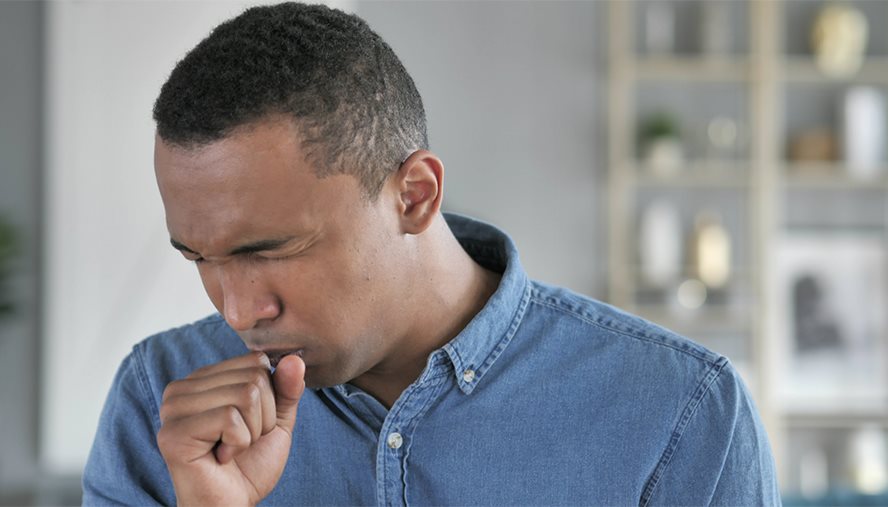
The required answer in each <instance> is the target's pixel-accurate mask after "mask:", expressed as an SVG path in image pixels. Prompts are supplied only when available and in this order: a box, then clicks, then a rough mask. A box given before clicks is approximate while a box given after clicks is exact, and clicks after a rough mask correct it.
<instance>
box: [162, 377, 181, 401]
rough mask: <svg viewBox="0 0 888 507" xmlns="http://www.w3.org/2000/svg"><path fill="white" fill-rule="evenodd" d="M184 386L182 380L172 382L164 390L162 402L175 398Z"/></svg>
mask: <svg viewBox="0 0 888 507" xmlns="http://www.w3.org/2000/svg"><path fill="white" fill-rule="evenodd" d="M181 385H182V381H181V380H177V381H174V382H170V383H169V384H167V386H166V387H165V388H164V390H163V396H162V398H161V400H162V401H167V400H168V399H170V398H171V397H173V396H175V395H176V394H178V393H179V390H180V386H181Z"/></svg>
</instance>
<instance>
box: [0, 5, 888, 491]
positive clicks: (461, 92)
mask: <svg viewBox="0 0 888 507" xmlns="http://www.w3.org/2000/svg"><path fill="white" fill-rule="evenodd" d="M247 5H248V4H247V3H245V2H212V1H201V2H196V1H195V2H185V1H178V2H168V1H164V2H161V1H157V2H137V1H119V2H112V1H90V0H77V1H73V0H72V1H55V2H36V1H33V2H30V1H18V2H16V1H12V2H9V1H4V2H0V449H2V451H0V505H27V504H35V505H47V504H77V503H79V501H80V486H79V474H80V470H81V469H82V467H83V463H84V461H85V458H86V455H87V453H88V450H89V447H90V445H91V442H92V437H93V433H94V431H95V427H96V424H97V420H98V415H99V412H100V410H101V406H102V404H103V401H104V398H105V395H106V393H107V391H108V389H109V387H110V382H111V379H112V376H113V374H114V372H115V370H116V368H117V365H118V364H119V362H120V361H121V360H122V358H123V357H124V356H125V355H126V354H127V352H128V351H129V350H130V348H131V347H132V345H133V344H134V343H136V342H137V341H140V340H142V339H144V338H145V337H147V336H149V335H151V334H153V333H156V332H158V331H162V330H164V329H167V328H170V327H174V326H177V325H180V324H182V323H185V322H189V321H192V320H195V319H197V318H199V317H201V316H203V315H205V314H207V313H209V312H211V311H212V307H211V306H210V304H209V302H208V301H207V300H206V296H205V294H204V293H203V290H202V287H201V285H200V282H199V279H198V277H197V275H196V272H194V270H193V267H192V266H191V265H190V264H189V263H188V262H185V261H183V260H182V259H181V257H180V256H179V255H178V254H177V253H175V252H174V251H173V250H172V249H171V248H169V246H168V238H167V234H166V230H165V226H164V221H163V210H162V207H161V203H160V199H159V195H158V193H157V190H156V186H155V183H154V177H153V169H152V147H153V124H152V121H151V118H150V116H151V106H152V103H153V100H154V98H155V97H156V94H157V93H158V91H159V88H160V85H161V84H162V83H163V81H164V80H165V78H166V76H167V75H168V73H169V72H170V70H171V69H172V67H173V65H174V64H175V62H176V61H177V60H178V59H180V58H181V57H182V56H183V55H184V53H185V52H186V51H187V50H188V49H189V48H191V47H192V46H193V45H195V44H196V43H197V42H198V41H199V40H200V39H202V38H203V37H204V36H205V35H206V34H207V33H208V32H209V31H210V29H211V28H212V27H213V26H215V25H216V24H218V23H219V22H221V21H222V20H224V19H227V18H229V17H231V16H233V15H236V14H237V13H239V12H240V11H241V10H242V9H243V8H244V7H245V6H247ZM334 5H336V6H339V7H341V8H343V9H345V10H348V11H351V12H355V13H357V14H359V15H360V16H362V17H364V18H365V19H366V20H367V21H368V22H369V23H370V25H371V26H372V27H374V29H376V30H377V31H378V32H379V33H380V34H381V35H382V36H383V38H385V39H386V40H387V41H388V42H389V44H390V45H391V46H392V47H393V48H394V49H395V51H396V52H397V53H398V54H399V55H400V57H401V58H402V60H403V61H404V63H405V65H406V67H407V69H408V70H409V71H410V73H411V74H412V75H413V77H414V79H415V81H416V83H417V86H418V88H419V90H420V92H421V94H422V96H423V98H424V100H425V104H426V109H427V113H428V120H429V130H430V138H431V143H432V149H433V150H434V151H435V152H436V153H437V154H438V155H439V156H441V157H442V159H443V160H444V162H445V169H446V178H445V182H446V184H445V196H446V199H445V207H446V208H447V209H448V210H451V211H457V212H462V213H468V214H471V215H475V216H477V217H479V218H482V219H485V220H488V221H491V222H493V223H495V224H497V225H499V226H501V227H502V228H504V229H505V230H506V231H508V232H509V233H510V234H511V235H512V236H513V238H514V239H515V241H516V242H517V244H518V247H519V250H520V252H521V255H522V260H523V262H524V264H525V266H526V268H527V269H528V271H529V272H530V274H531V276H533V277H535V278H537V279H541V280H544V281H546V282H550V283H555V284H560V285H565V286H568V287H570V288H572V289H574V290H576V291H579V292H582V293H584V294H587V295H590V296H592V297H595V298H598V299H601V300H604V301H608V302H611V303H613V304H616V305H618V306H620V307H623V308H625V309H627V310H629V311H632V312H636V313H639V314H641V315H642V316H644V317H646V318H648V319H651V320H653V321H655V322H657V323H660V324H662V325H664V326H666V327H669V328H672V329H674V330H676V331H678V332H680V333H682V334H685V335H687V336H689V337H691V338H692V339H694V340H696V341H698V342H700V343H702V344H704V345H706V346H708V347H709V348H711V349H713V350H715V351H717V352H719V353H722V354H724V355H726V356H728V357H729V358H730V359H731V360H732V362H733V363H734V364H735V365H736V366H737V367H738V369H739V370H740V371H741V372H742V374H743V376H744V378H745V380H746V382H747V383H748V385H749V386H750V388H751V390H752V392H753V393H754V396H755V399H756V403H757V405H758V407H759V409H760V411H761V414H762V417H763V419H764V421H765V424H766V426H767V428H768V431H769V435H770V438H771V442H772V445H773V447H774V451H775V456H776V459H777V465H778V469H779V477H780V483H781V489H782V491H783V494H784V501H785V503H786V504H787V505H888V493H886V492H888V332H886V327H888V326H886V313H888V296H886V291H888V289H886V285H888V275H886V267H888V257H886V256H888V253H886V247H888V240H886V226H888V204H886V200H888V159H886V153H885V151H886V148H885V146H886V141H888V121H886V115H888V105H886V94H888V31H886V30H885V29H884V27H885V26H886V23H888V0H868V1H866V0H859V1H851V0H839V1H832V2H823V1H820V0H695V1H692V0H675V1H673V0H615V1H604V0H602V1H585V2H583V1H576V2H554V1H552V2H549V1H547V2H542V1H539V2H472V1H462V2H446V1H435V2H430V1H428V2H427V1H415V2H403V1H399V2H386V1H372V2H370V1H366V2H365V1H343V2H336V3H334Z"/></svg>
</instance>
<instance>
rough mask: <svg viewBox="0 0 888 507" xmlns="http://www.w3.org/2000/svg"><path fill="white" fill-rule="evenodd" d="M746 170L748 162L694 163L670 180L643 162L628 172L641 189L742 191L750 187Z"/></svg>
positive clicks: (708, 161) (707, 161) (717, 161)
mask: <svg viewBox="0 0 888 507" xmlns="http://www.w3.org/2000/svg"><path fill="white" fill-rule="evenodd" d="M749 166H750V162H749V161H721V160H696V161H689V162H688V163H687V165H686V166H685V168H684V169H683V170H681V171H680V172H678V173H676V174H675V175H669V176H663V175H659V174H656V173H654V172H652V171H651V170H650V169H648V168H647V166H646V165H645V164H644V163H643V162H638V163H636V164H635V165H632V166H630V168H629V170H630V171H632V174H634V175H635V182H636V183H637V184H638V185H639V186H641V187H670V188H697V187H699V188H735V189H745V188H747V187H749V185H750V176H749Z"/></svg>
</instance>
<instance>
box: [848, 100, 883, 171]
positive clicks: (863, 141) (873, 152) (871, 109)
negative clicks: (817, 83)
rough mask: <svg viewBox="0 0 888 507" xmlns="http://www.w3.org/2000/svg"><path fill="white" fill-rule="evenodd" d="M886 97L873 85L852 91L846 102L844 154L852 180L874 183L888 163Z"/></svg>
mask: <svg viewBox="0 0 888 507" xmlns="http://www.w3.org/2000/svg"><path fill="white" fill-rule="evenodd" d="M886 141H888V129H886V125H885V97H884V96H883V95H882V93H881V92H880V91H879V90H877V89H875V88H872V87H869V86H854V87H851V88H848V90H847V91H846V92H845V96H844V99H843V100H842V154H843V156H844V159H845V163H846V164H847V168H848V171H849V173H850V174H851V176H852V177H854V178H856V179H860V180H872V179H875V178H877V177H878V176H879V175H880V172H881V170H882V167H883V165H884V163H885V143H886Z"/></svg>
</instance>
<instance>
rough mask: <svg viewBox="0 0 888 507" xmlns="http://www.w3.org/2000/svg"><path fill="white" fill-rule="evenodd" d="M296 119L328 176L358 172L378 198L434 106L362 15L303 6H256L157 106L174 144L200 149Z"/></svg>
mask: <svg viewBox="0 0 888 507" xmlns="http://www.w3.org/2000/svg"><path fill="white" fill-rule="evenodd" d="M277 114H284V115H287V116H290V117H292V118H293V119H294V120H295V122H296V125H297V127H298V128H299V130H300V137H301V142H302V147H303V149H304V150H305V152H306V154H307V156H308V158H309V162H310V163H312V164H313V165H314V166H315V172H316V174H317V176H318V177H324V176H328V175H331V174H352V175H354V176H355V177H357V178H358V180H359V181H360V182H361V185H362V187H363V189H364V192H365V195H366V196H367V197H369V198H370V199H371V200H375V198H376V197H377V196H378V195H379V191H380V189H381V188H382V186H383V184H384V183H385V180H386V178H387V177H388V175H389V174H390V173H391V172H393V171H395V170H396V169H397V168H398V167H399V165H400V163H401V162H402V161H403V159H404V158H405V157H406V156H407V155H409V154H410V153H411V152H412V151H414V150H417V149H420V148H423V149H425V148H428V134H427V133H426V119H425V110H424V109H423V105H422V98H421V97H420V95H419V92H418V91H417V89H416V85H415V84H414V83H413V79H412V78H411V77H410V75H409V74H408V73H407V70H406V69H404V66H403V64H402V63H401V61H400V60H399V59H398V57H397V56H396V55H395V53H394V51H392V49H391V47H389V45H388V44H386V43H385V41H383V40H382V38H381V37H380V36H379V35H377V34H376V33H375V32H373V30H371V29H370V27H369V26H367V23H366V22H365V21H364V20H362V19H361V18H359V17H357V16H354V15H351V14H346V13H344V12H342V11H339V10H335V9H330V8H328V7H326V6H323V5H305V4H299V3H294V2H288V3H282V4H278V5H272V6H263V7H253V8H250V9H247V10H246V11H244V12H243V13H242V14H240V15H239V16H237V17H235V18H232V19H230V20H228V21H226V22H224V23H222V24H221V25H219V26H217V27H216V28H215V29H214V30H213V31H212V32H211V33H210V35H209V36H207V37H206V38H205V39H204V40H202V41H201V42H200V43H199V44H198V45H197V46H195V47H194V48H193V49H192V50H191V51H190V52H188V54H187V55H185V58H183V59H182V60H181V61H179V62H178V63H177V64H176V66H175V68H174V69H173V71H172V73H171V74H170V77H169V79H167V81H166V83H164V85H163V87H162V88H161V90H160V95H159V96H158V97H157V101H156V102H155V103H154V121H155V122H156V123H157V133H158V135H159V136H160V138H161V139H163V141H164V142H168V143H171V144H173V145H177V146H181V147H184V148H196V147H199V146H203V145H206V144H208V143H211V142H213V141H218V140H220V139H222V138H224V137H225V136H227V135H229V134H230V133H231V132H232V131H233V130H234V129H236V128H237V127H240V126H244V125H248V124H250V123H252V122H255V121H258V120H261V119H263V118H266V117H269V116H271V115H277Z"/></svg>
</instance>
